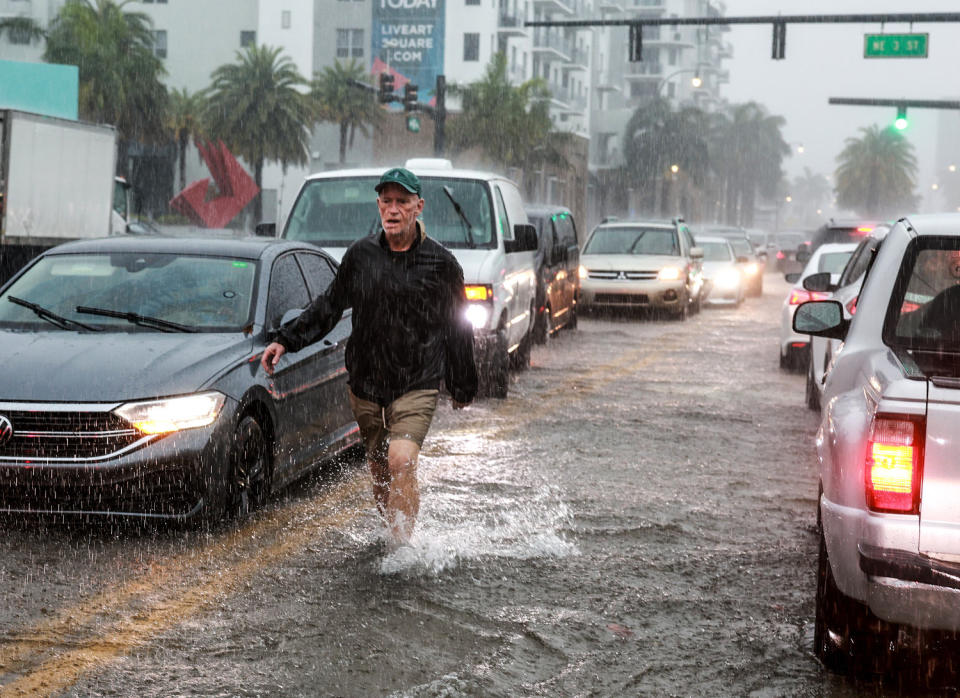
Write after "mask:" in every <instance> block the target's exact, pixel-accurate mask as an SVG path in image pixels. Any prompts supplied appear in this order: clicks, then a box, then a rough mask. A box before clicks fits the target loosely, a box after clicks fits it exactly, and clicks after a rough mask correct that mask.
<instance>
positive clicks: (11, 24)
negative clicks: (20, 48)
mask: <svg viewBox="0 0 960 698" xmlns="http://www.w3.org/2000/svg"><path fill="white" fill-rule="evenodd" d="M4 34H6V36H7V38H8V39H9V40H10V41H19V42H20V43H32V42H34V41H38V40H40V39H42V38H43V37H44V36H46V32H45V31H44V30H43V27H41V26H40V25H39V24H37V23H36V22H35V21H34V20H33V19H31V18H30V17H3V18H0V37H2V36H3V35H4Z"/></svg>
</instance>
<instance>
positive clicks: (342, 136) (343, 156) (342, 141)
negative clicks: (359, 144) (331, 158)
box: [340, 121, 348, 165]
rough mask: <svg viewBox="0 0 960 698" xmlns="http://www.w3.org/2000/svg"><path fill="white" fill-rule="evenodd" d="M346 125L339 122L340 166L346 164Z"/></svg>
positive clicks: (344, 122)
mask: <svg viewBox="0 0 960 698" xmlns="http://www.w3.org/2000/svg"><path fill="white" fill-rule="evenodd" d="M347 127H348V123H347V122H346V121H341V122H340V164H341V165H345V164H346V163H347V132H348V128H347Z"/></svg>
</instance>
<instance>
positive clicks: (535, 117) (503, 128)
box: [447, 53, 569, 170]
mask: <svg viewBox="0 0 960 698" xmlns="http://www.w3.org/2000/svg"><path fill="white" fill-rule="evenodd" d="M450 92H451V94H454V95H459V96H460V97H461V99H462V105H463V108H462V113H461V115H460V117H459V118H458V119H456V120H451V122H450V123H449V125H448V127H447V141H448V144H449V146H450V148H451V149H452V150H453V151H454V152H459V151H462V150H467V149H469V148H479V149H480V150H481V151H482V152H483V153H484V154H485V155H486V156H487V157H488V158H489V159H490V161H491V162H494V163H497V164H498V165H500V166H504V167H519V168H522V169H525V170H529V169H532V168H534V167H536V166H537V165H539V164H543V163H546V164H552V165H561V166H563V165H565V164H566V161H565V159H564V157H563V146H564V144H565V142H566V141H567V139H568V138H569V134H566V133H558V132H556V131H554V130H553V122H552V121H551V120H550V104H549V99H550V93H549V91H548V90H547V87H546V83H545V82H544V81H543V80H542V79H539V78H535V79H533V80H528V81H527V82H525V83H523V84H522V85H518V86H514V85H511V84H510V81H509V80H508V79H507V59H506V57H505V56H504V55H503V54H502V53H498V54H496V55H494V57H493V59H492V60H491V61H490V64H489V65H488V66H487V70H486V73H485V74H484V77H483V79H481V80H479V81H478V82H475V83H472V84H470V85H466V86H456V85H454V86H451V88H450Z"/></svg>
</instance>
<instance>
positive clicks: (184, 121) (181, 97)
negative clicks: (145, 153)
mask: <svg viewBox="0 0 960 698" xmlns="http://www.w3.org/2000/svg"><path fill="white" fill-rule="evenodd" d="M204 101H205V97H204V95H203V93H202V92H194V93H193V94H190V93H189V92H188V91H187V89H186V88H184V89H182V90H178V89H176V88H174V89H173V90H172V91H171V92H170V109H169V111H168V112H167V128H168V129H169V130H170V133H171V135H172V136H173V140H174V141H175V142H176V144H177V161H178V163H179V169H180V189H181V190H182V189H183V188H184V187H185V186H187V181H186V180H187V176H186V170H187V146H189V145H190V139H193V140H194V141H196V140H198V139H199V138H202V137H204V132H203V128H202V126H201V123H200V118H201V115H202V114H203V110H204Z"/></svg>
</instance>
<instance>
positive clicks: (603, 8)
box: [597, 0, 628, 14]
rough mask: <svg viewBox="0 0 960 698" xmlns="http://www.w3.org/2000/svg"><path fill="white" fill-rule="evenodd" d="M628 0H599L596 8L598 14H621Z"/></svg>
mask: <svg viewBox="0 0 960 698" xmlns="http://www.w3.org/2000/svg"><path fill="white" fill-rule="evenodd" d="M627 1H628V0H599V1H598V2H597V10H599V11H600V14H621V13H623V12H624V10H626V2H627Z"/></svg>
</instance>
